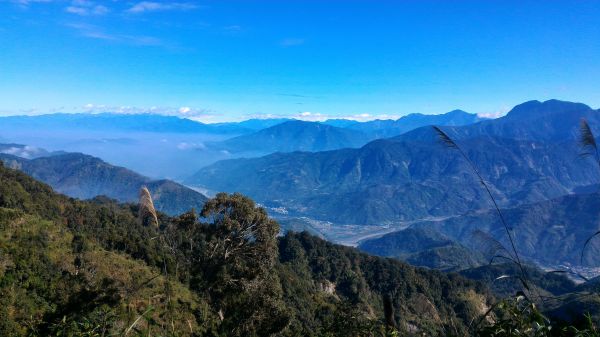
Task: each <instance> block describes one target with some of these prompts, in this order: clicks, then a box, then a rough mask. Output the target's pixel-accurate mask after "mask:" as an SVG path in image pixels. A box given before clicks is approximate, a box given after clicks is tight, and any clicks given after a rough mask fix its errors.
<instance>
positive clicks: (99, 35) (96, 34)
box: [66, 23, 173, 48]
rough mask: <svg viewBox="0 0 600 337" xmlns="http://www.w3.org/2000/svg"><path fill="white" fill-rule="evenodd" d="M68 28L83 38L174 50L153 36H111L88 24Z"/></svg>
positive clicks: (68, 25) (72, 25) (75, 24)
mask: <svg viewBox="0 0 600 337" xmlns="http://www.w3.org/2000/svg"><path fill="white" fill-rule="evenodd" d="M66 26H67V27H71V28H73V29H75V30H77V31H78V32H79V34H80V35H81V36H83V37H87V38H91V39H98V40H106V41H114V42H118V43H124V44H129V45H134V46H147V47H164V48H173V46H172V45H169V44H168V43H165V42H164V41H163V40H161V39H159V38H156V37H153V36H144V35H127V34H110V33H107V32H105V31H104V30H103V29H102V28H101V27H98V26H95V25H90V24H86V23H69V24H66Z"/></svg>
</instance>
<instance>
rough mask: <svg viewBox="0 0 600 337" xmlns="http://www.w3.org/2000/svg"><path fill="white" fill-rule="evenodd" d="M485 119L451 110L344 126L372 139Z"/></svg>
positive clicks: (466, 123)
mask: <svg viewBox="0 0 600 337" xmlns="http://www.w3.org/2000/svg"><path fill="white" fill-rule="evenodd" d="M482 120H485V119H483V118H481V117H479V116H477V115H476V114H471V113H468V112H465V111H462V110H453V111H450V112H447V113H445V114H440V115H423V114H416V113H415V114H410V115H406V116H403V117H401V118H399V119H397V120H391V119H388V120H374V121H369V122H364V123H355V124H349V125H347V126H346V127H347V128H349V129H353V130H358V131H361V132H363V133H365V134H368V135H369V136H370V137H371V138H372V139H377V138H388V137H393V136H397V135H400V134H403V133H405V132H408V131H411V130H414V129H417V128H420V127H422V126H427V125H448V126H457V125H468V124H473V123H477V122H480V121H482Z"/></svg>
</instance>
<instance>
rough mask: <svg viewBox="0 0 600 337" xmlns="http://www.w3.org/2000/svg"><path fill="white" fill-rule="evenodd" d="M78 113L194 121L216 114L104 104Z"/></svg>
mask: <svg viewBox="0 0 600 337" xmlns="http://www.w3.org/2000/svg"><path fill="white" fill-rule="evenodd" d="M76 110H77V111H79V112H85V113H105V112H108V113H117V114H156V115H165V116H177V117H184V118H188V119H192V120H196V121H201V122H202V121H210V120H212V119H213V118H215V117H216V116H217V114H216V113H215V112H214V111H212V110H210V109H200V108H193V107H187V106H184V107H179V108H173V107H157V106H152V107H149V108H148V107H135V106H110V105H104V104H92V103H88V104H85V105H84V106H82V107H80V108H78V109H76Z"/></svg>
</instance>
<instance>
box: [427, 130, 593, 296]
mask: <svg viewBox="0 0 600 337" xmlns="http://www.w3.org/2000/svg"><path fill="white" fill-rule="evenodd" d="M433 129H434V130H435V132H436V133H437V135H438V138H439V139H440V140H441V141H442V143H443V144H444V145H445V146H447V147H448V148H451V149H455V150H457V151H458V152H459V153H460V155H461V156H462V157H463V158H464V159H465V161H466V162H467V163H468V164H469V166H470V168H471V171H472V172H473V173H474V174H475V175H476V176H477V178H478V179H479V182H480V183H481V185H483V187H484V189H485V191H486V193H487V195H488V197H489V199H490V200H491V202H492V204H493V206H494V209H495V210H496V213H497V214H498V217H499V218H500V222H501V223H502V226H503V227H504V230H505V231H506V235H507V236H508V241H509V242H510V246H511V249H512V253H513V254H514V256H513V257H512V258H513V259H514V262H515V263H516V264H517V266H518V267H519V270H520V272H521V277H520V279H521V282H522V283H523V286H524V287H525V289H527V290H530V288H529V284H528V281H527V280H528V277H527V273H526V271H525V268H524V267H523V263H522V261H521V258H520V257H519V253H518V251H517V247H516V245H515V241H514V239H513V236H512V234H511V232H510V227H509V226H508V223H507V221H506V219H505V218H504V215H503V214H502V211H501V210H500V207H499V206H498V203H497V202H496V198H494V195H493V194H492V191H491V190H490V187H489V186H488V184H487V183H486V182H485V180H484V179H483V176H482V175H481V173H480V172H479V169H477V166H475V164H474V163H473V162H472V161H471V159H470V158H469V157H468V156H467V154H466V153H465V152H464V151H463V149H462V148H461V147H460V146H459V145H458V144H457V143H456V142H455V141H454V140H453V139H452V138H451V137H450V136H448V134H447V133H446V132H444V131H443V130H442V129H441V128H439V127H438V126H433ZM599 163H600V162H599ZM509 255H510V254H509Z"/></svg>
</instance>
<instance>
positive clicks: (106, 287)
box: [0, 166, 598, 336]
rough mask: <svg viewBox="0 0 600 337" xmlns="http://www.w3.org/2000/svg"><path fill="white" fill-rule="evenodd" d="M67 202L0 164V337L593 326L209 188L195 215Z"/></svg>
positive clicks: (536, 330) (482, 331)
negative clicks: (290, 226) (350, 243)
mask: <svg viewBox="0 0 600 337" xmlns="http://www.w3.org/2000/svg"><path fill="white" fill-rule="evenodd" d="M143 199H144V200H146V201H144V202H143V203H142V204H141V205H131V204H130V205H122V204H117V203H115V202H114V201H112V200H109V199H106V198H102V197H100V198H96V199H93V200H91V201H78V200H74V199H70V198H67V197H64V196H61V195H58V194H55V193H54V192H53V191H52V190H51V188H50V187H48V186H47V185H44V184H42V183H39V182H37V181H35V180H33V179H31V178H30V177H28V176H26V175H25V174H23V173H20V172H18V171H15V170H11V169H7V168H4V167H2V166H0V335H1V336H269V335H272V336H405V335H406V336H408V335H426V336H466V335H480V336H597V335H598V333H597V332H596V330H595V328H594V326H593V324H592V323H591V321H584V322H582V324H580V325H578V326H579V327H581V329H579V330H578V329H577V328H575V327H573V326H563V325H560V324H557V323H556V322H554V323H551V322H550V321H549V320H548V319H547V318H545V316H544V315H543V314H542V313H541V312H540V311H539V310H538V308H537V307H536V306H535V305H534V304H533V303H532V302H531V301H529V299H528V298H527V297H525V296H522V295H521V296H518V297H517V298H516V299H514V300H504V301H500V302H497V301H496V300H495V299H494V296H493V295H492V294H491V293H490V292H489V291H488V289H487V287H486V286H484V285H483V284H481V283H478V282H474V281H470V280H468V279H466V278H464V277H462V276H459V275H457V274H444V273H442V272H437V271H430V270H425V269H419V268H414V267H411V266H409V265H407V264H404V263H401V262H399V261H395V260H392V259H384V258H379V257H374V256H369V255H366V254H363V253H360V252H358V251H357V250H355V249H352V248H348V247H342V246H338V245H334V244H331V243H328V242H326V241H323V240H321V239H318V238H316V237H313V236H311V235H309V234H307V233H300V234H296V233H288V234H286V235H285V236H283V237H280V238H277V233H278V232H279V226H278V224H277V223H276V222H275V221H273V220H272V219H270V218H268V216H267V215H266V213H265V211H264V210H263V209H261V208H259V207H256V205H255V204H254V203H253V202H252V201H251V200H250V199H248V198H246V197H244V196H242V195H239V194H234V195H227V194H219V195H217V197H216V198H214V199H211V200H210V201H209V202H207V203H206V204H205V205H204V207H203V208H202V210H201V211H200V212H199V214H196V213H195V212H194V211H191V212H188V213H185V214H182V215H180V216H178V217H174V218H171V217H167V216H165V215H163V214H160V213H159V214H156V212H154V210H153V209H152V206H151V202H150V201H149V200H148V199H147V196H146V195H144V198H143Z"/></svg>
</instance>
